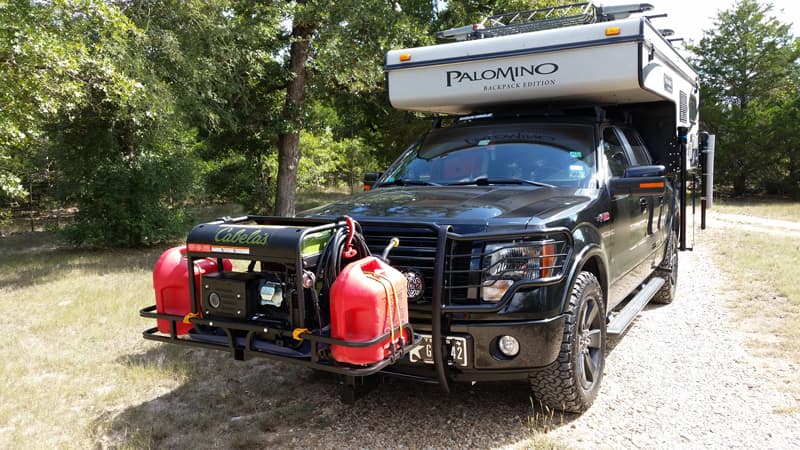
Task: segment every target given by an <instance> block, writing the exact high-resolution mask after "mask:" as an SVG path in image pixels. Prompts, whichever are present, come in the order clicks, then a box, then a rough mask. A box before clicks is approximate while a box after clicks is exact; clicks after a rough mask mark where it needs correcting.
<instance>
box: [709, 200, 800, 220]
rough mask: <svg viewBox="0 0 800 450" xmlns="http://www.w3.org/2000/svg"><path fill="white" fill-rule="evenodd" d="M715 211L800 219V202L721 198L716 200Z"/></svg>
mask: <svg viewBox="0 0 800 450" xmlns="http://www.w3.org/2000/svg"><path fill="white" fill-rule="evenodd" d="M713 211H719V212H723V213H729V214H743V215H746V216H754V217H764V218H767V219H779V220H791V221H800V202H789V201H776V200H772V201H770V200H758V199H754V200H731V199H721V200H715V201H714V208H713Z"/></svg>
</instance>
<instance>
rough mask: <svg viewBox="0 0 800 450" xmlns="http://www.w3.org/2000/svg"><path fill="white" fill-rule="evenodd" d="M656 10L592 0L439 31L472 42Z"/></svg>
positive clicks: (449, 38) (648, 6)
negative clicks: (595, 2) (604, 3)
mask: <svg viewBox="0 0 800 450" xmlns="http://www.w3.org/2000/svg"><path fill="white" fill-rule="evenodd" d="M652 9H653V5H651V4H649V3H635V4H631V5H618V6H595V5H594V3H592V2H583V3H573V4H569V5H561V6H552V7H547V8H539V9H531V10H527V11H517V12H512V13H506V14H497V15H493V16H489V17H487V18H485V19H483V21H482V22H481V23H478V24H474V25H467V26H464V27H458V28H451V29H449V30H444V31H440V32H438V33H436V38H437V39H439V40H441V41H468V40H473V39H483V38H490V37H497V36H507V35H510V34H518V33H528V32H531V31H540V30H549V29H553V28H563V27H570V26H575V25H584V24H589V23H595V22H608V21H611V20H617V19H624V18H626V17H629V16H630V15H631V14H636V13H642V12H645V11H650V10H652Z"/></svg>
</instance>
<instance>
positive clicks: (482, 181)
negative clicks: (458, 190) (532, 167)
mask: <svg viewBox="0 0 800 450" xmlns="http://www.w3.org/2000/svg"><path fill="white" fill-rule="evenodd" d="M472 184H474V185H476V186H489V185H492V184H528V185H531V186H538V187H545V188H554V187H555V186H553V185H552V184H547V183H542V182H540V181H531V180H525V179H523V178H486V177H481V178H476V179H474V180H470V181H460V182H458V183H450V184H448V186H469V185H472Z"/></svg>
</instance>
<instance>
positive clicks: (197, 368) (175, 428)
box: [94, 345, 574, 448]
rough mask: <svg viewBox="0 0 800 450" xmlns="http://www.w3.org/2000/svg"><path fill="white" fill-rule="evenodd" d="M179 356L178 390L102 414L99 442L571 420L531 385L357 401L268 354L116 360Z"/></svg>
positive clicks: (187, 442)
mask: <svg viewBox="0 0 800 450" xmlns="http://www.w3.org/2000/svg"><path fill="white" fill-rule="evenodd" d="M175 359H177V360H180V361H183V364H184V367H183V371H182V372H183V373H184V374H185V375H186V376H185V382H183V383H182V384H181V385H180V387H178V388H176V389H173V390H170V391H169V392H166V393H164V394H163V395H160V396H157V397H155V398H152V399H151V400H149V401H146V402H144V403H142V404H140V405H136V406H133V407H131V408H128V409H126V410H124V411H122V412H120V413H112V412H109V413H106V414H104V415H101V416H100V417H98V418H97V419H96V422H95V425H94V428H95V436H96V438H97V440H98V442H99V443H100V445H102V446H103V447H117V446H122V447H130V446H133V447H160V448H164V447H166V448H189V447H198V446H199V447H221V448H254V447H260V448H268V447H269V448H275V447H281V448H285V447H300V446H302V447H306V448H334V447H335V448H342V447H345V448H349V447H362V448H363V447H370V448H375V447H378V448H385V447H399V446H407V447H411V448H419V447H434V448H441V447H465V446H470V447H495V446H502V445H508V444H513V443H517V442H520V441H524V440H526V439H529V438H531V437H535V435H541V433H542V431H545V430H549V429H553V428H556V427H558V426H561V425H563V424H566V423H569V422H570V421H571V420H573V418H574V416H571V415H562V414H553V413H547V412H544V411H541V410H539V409H538V408H533V407H532V402H531V398H530V395H529V391H528V387H527V384H525V383H487V384H478V385H475V386H470V385H468V384H459V385H455V386H452V392H451V393H450V394H445V393H443V392H441V391H440V390H439V388H438V387H437V386H434V385H427V384H421V383H413V382H406V381H400V380H391V381H389V382H387V383H384V384H381V385H379V386H378V387H377V388H375V389H374V390H373V391H371V392H369V393H368V394H367V395H366V396H365V397H363V398H361V399H359V400H358V401H357V402H356V403H355V404H354V405H350V404H344V403H343V402H342V401H341V400H340V393H341V390H342V389H343V386H342V385H341V383H340V381H339V379H338V378H337V377H335V376H333V375H328V374H318V373H315V372H312V371H311V370H309V369H305V368H301V367H297V366H294V365H291V364H285V363H281V362H277V361H271V360H267V359H260V358H259V359H254V360H250V361H246V362H237V361H234V360H233V359H232V358H230V357H229V355H228V354H227V353H224V352H219V351H212V350H198V349H188V348H184V347H175V346H168V345H162V346H158V347H154V348H152V349H151V350H149V351H148V352H146V353H144V354H139V355H130V356H127V357H124V358H122V359H121V360H120V361H118V363H119V364H123V365H128V366H132V367H139V368H144V369H147V368H153V367H156V368H157V367H160V366H161V365H164V364H170V362H169V361H173V360H175Z"/></svg>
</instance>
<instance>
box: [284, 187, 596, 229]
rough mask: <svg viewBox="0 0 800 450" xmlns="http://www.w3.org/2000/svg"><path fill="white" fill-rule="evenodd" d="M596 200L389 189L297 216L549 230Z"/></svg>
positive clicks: (503, 190)
mask: <svg viewBox="0 0 800 450" xmlns="http://www.w3.org/2000/svg"><path fill="white" fill-rule="evenodd" d="M595 195H596V194H595V191H594V190H587V189H580V190H576V189H575V188H540V187H534V186H420V187H408V186H406V187H389V188H377V189H374V190H372V191H368V192H365V193H362V194H358V195H354V196H350V197H345V198H343V199H341V200H339V201H337V202H335V203H331V204H328V205H325V206H321V207H318V208H314V209H311V210H308V211H305V212H303V213H300V214H298V216H303V217H309V216H325V217H336V216H341V215H345V214H346V215H349V216H352V217H354V218H356V219H361V220H386V219H390V220H393V221H403V220H406V221H414V222H420V221H422V222H436V223H439V224H452V225H458V224H462V225H473V226H475V225H480V226H482V227H481V228H486V227H493V226H504V225H518V226H519V225H522V226H527V225H529V224H530V223H531V222H534V223H539V224H542V225H546V224H548V223H551V222H554V221H556V220H559V219H562V218H564V217H566V216H568V215H571V214H573V213H574V212H575V211H578V210H580V209H582V208H583V207H584V206H585V204H586V203H587V202H590V201H591V200H592V198H593V197H594V196H595ZM470 228H472V227H470ZM475 231H478V230H475Z"/></svg>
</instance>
